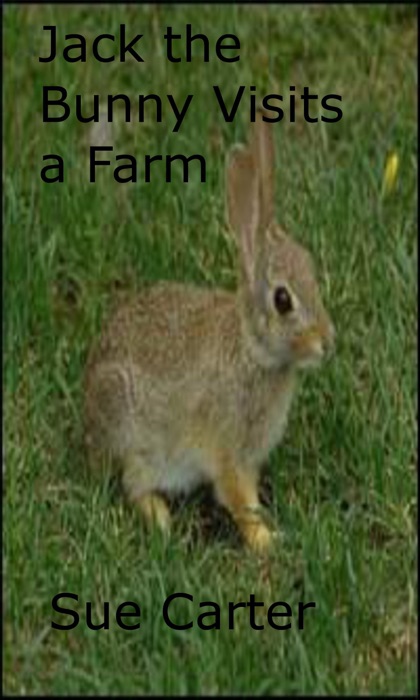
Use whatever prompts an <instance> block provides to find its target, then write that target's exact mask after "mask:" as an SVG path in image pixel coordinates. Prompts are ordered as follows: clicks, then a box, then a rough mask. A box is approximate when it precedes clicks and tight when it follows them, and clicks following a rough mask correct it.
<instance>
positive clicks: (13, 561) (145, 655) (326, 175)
mask: <svg viewBox="0 0 420 700" xmlns="http://www.w3.org/2000/svg"><path fill="white" fill-rule="evenodd" d="M121 22H125V23H126V24H127V25H129V26H130V27H131V28H132V29H133V31H138V32H139V33H143V34H144V35H145V38H144V40H142V41H143V42H144V47H143V50H144V55H145V57H146V56H147V62H146V63H144V64H139V65H136V64H133V63H125V64H119V63H115V64H109V65H108V64H105V65H102V64H98V63H96V62H94V61H93V60H90V61H88V62H87V63H86V64H85V65H80V64H72V65H70V64H67V63H65V62H64V61H63V60H60V59H57V60H56V61H55V62H53V63H52V64H41V63H39V62H38V60H37V57H38V55H39V53H40V51H41V48H40V47H41V46H42V47H43V49H42V50H43V51H44V50H45V45H44V44H43V43H42V38H41V37H42V26H43V25H51V24H57V25H58V27H59V31H60V33H61V35H63V34H64V33H65V32H82V33H84V34H86V35H87V36H91V37H93V36H95V35H96V33H99V32H100V31H107V32H110V31H115V29H116V28H117V27H118V25H119V24H120V23H121ZM188 22H191V23H192V25H193V28H194V29H195V30H196V31H200V30H201V31H205V32H206V33H207V34H208V35H209V37H210V38H211V40H212V41H214V40H215V39H216V38H217V37H218V36H219V35H220V34H223V33H226V32H236V33H237V34H238V36H239V38H240V39H241V42H242V46H243V48H242V50H241V59H240V61H239V62H237V63H235V64H224V63H221V62H219V61H217V60H215V59H214V60H213V61H211V62H210V63H209V64H203V63H202V62H201V61H200V60H199V58H198V57H197V58H195V59H194V61H193V62H192V63H191V64H189V65H187V64H184V65H181V64H180V65H178V64H170V63H168V62H167V61H165V60H164V59H163V57H162V53H161V52H160V51H159V49H160V47H161V46H162V43H161V40H160V37H161V35H162V34H163V30H164V29H165V27H166V26H167V25H168V24H172V25H173V26H174V27H176V28H182V27H184V26H185V24H186V23H188ZM4 78H5V84H4V102H3V104H4V108H5V111H4V132H3V134H4V136H3V138H4V152H5V171H4V193H5V207H4V268H3V270H4V278H5V281H4V292H5V297H4V298H5V301H4V310H5V337H4V351H5V355H4V378H3V387H4V410H5V428H4V437H5V475H4V488H5V497H4V536H3V542H4V576H5V578H4V608H3V609H4V627H3V629H4V645H5V646H4V680H3V684H4V690H5V692H6V693H9V694H40V693H47V694H68V693H71V694H83V693H86V694H99V693H109V694H143V693H146V694H151V693H166V694H182V693H207V694H211V693H219V694H229V693H230V694H232V693H238V694H260V693H269V694H303V693H306V694H322V693H330V694H337V693H342V694H355V693H360V694H361V693H377V694H382V693H385V694H394V693H396V694H402V693H406V694H407V693H410V694H414V693H415V691H416V671H415V669H416V654H417V649H416V641H415V640H416V578H415V559H416V528H415V522H416V467H415V465H416V454H415V435H416V421H415V402H416V372H415V360H416V327H417V325H416V324H417V307H416V290H417V281H416V264H417V260H416V256H417V249H416V218H415V217H416V196H415V193H416V177H417V171H416V149H417V134H416V113H415V107H416V79H417V76H416V18H415V10H414V8H410V7H407V6H399V7H391V6H390V7H386V6H351V5H347V6H343V7H338V6H329V7H327V6H283V7H282V6H274V5H272V6H263V5H261V6H259V7H257V6H239V5H236V6H223V7H222V6H213V7H210V6H205V5H204V6H197V7H191V6H187V5H179V6H171V7H169V6H142V7H141V6H133V5H131V6H126V7H123V6H109V5H104V6H102V7H95V6H90V7H89V6H85V7H83V6H81V5H79V6H61V7H54V6H53V5H52V4H50V5H44V6H42V5H38V6H21V7H18V6H9V7H6V9H5V12H4ZM51 83H58V84H61V85H64V86H65V87H66V88H67V89H68V90H69V91H71V93H72V94H74V93H77V92H81V93H83V94H84V95H86V96H87V95H90V94H92V93H93V92H94V91H97V92H101V93H105V94H107V93H117V92H127V93H128V94H130V95H137V94H139V93H145V94H146V93H149V92H156V93H158V94H161V95H165V94H166V93H167V92H173V93H174V94H175V95H176V96H177V97H181V96H183V95H186V94H187V93H188V92H192V93H194V95H195V96H194V101H195V104H194V109H193V108H191V115H193V116H191V117H188V118H187V119H186V121H185V124H184V126H183V127H182V128H181V130H180V132H179V133H178V134H173V133H172V131H171V129H172V121H171V120H170V119H167V120H165V121H164V122H163V123H162V124H160V125H157V124H155V123H154V122H153V120H152V119H149V120H148V122H147V123H145V124H138V123H133V124H131V125H130V124H128V125H126V124H124V123H122V121H119V123H117V124H116V125H114V126H115V129H114V135H113V138H114V140H115V144H116V149H117V151H119V152H128V153H132V154H135V155H137V156H138V157H139V159H140V160H141V157H142V156H144V154H146V153H148V154H152V155H153V154H156V153H174V152H181V153H186V154H187V155H188V154H190V153H201V154H203V155H204V156H205V157H206V160H207V183H206V184H205V185H204V184H201V183H200V182H199V181H198V179H197V178H194V177H193V178H192V179H191V182H190V183H189V184H183V183H182V182H181V181H180V178H179V177H178V178H174V181H173V182H172V183H171V184H166V183H165V182H164V176H163V171H161V175H160V176H159V175H158V176H157V178H156V179H155V180H154V182H153V183H151V184H149V185H147V184H144V183H143V182H141V181H140V182H139V183H138V184H136V185H134V184H133V185H117V184H115V183H114V181H113V179H112V177H111V173H110V172H109V173H105V172H104V173H100V175H99V177H98V182H97V184H96V185H92V184H89V182H88V177H87V172H88V171H87V162H86V160H87V159H86V153H87V146H86V144H87V142H88V139H89V126H85V125H82V124H79V123H78V122H77V121H75V120H74V119H71V120H68V121H67V122H65V123H63V124H57V125H55V124H42V113H41V87H42V85H47V84H51ZM213 84H218V85H220V86H221V88H222V89H223V90H225V91H226V94H227V95H228V96H230V97H231V98H233V96H234V94H235V91H236V87H237V86H238V85H240V84H244V85H252V84H255V85H256V86H257V88H258V91H259V94H261V95H262V94H265V93H266V92H268V91H270V92H271V91H272V92H280V93H282V92H283V93H286V94H288V87H289V85H292V84H293V85H296V86H297V90H298V89H300V88H302V87H303V86H304V85H308V86H309V87H311V88H313V89H314V90H316V92H318V94H320V95H323V94H325V93H328V92H335V93H339V94H341V95H342V96H343V102H342V108H343V112H344V117H343V119H342V120H341V121H340V122H338V123H336V124H322V123H318V124H307V123H306V122H305V121H304V120H303V119H302V118H300V119H298V120H297V122H296V123H295V124H290V123H288V122H287V121H286V119H285V120H283V122H281V123H279V124H277V125H276V127H275V134H276V146H277V152H278V169H277V175H276V177H277V214H278V219H279V220H280V221H281V222H282V223H283V224H284V226H285V227H286V228H287V229H288V230H289V231H290V232H292V233H294V234H295V235H296V237H297V238H298V239H299V240H301V241H303V242H304V243H305V244H306V245H308V246H309V248H310V249H311V250H312V251H313V254H314V256H315V258H316V261H317V265H318V269H319V270H320V277H321V282H322V287H323V296H324V300H325V304H326V306H327V308H328V309H329V310H330V312H331V315H332V317H333V319H334V322H335V324H336V327H337V335H338V342H337V350H336V355H335V357H334V360H333V361H332V362H331V363H329V364H328V365H325V367H323V368H322V369H321V370H320V371H319V372H317V373H314V374H311V375H308V376H307V377H306V378H305V380H304V382H303V386H302V388H301V391H300V396H299V397H298V400H297V401H296V403H295V405H294V406H293V411H292V414H291V418H290V423H289V426H288V430H287V433H286V436H285V439H284V441H283V443H282V445H281V446H280V447H279V449H278V450H276V451H275V452H274V454H273V455H272V457H271V459H270V464H269V465H268V466H269V473H270V481H271V483H272V491H273V496H272V501H271V505H270V512H271V514H272V517H273V518H274V519H275V520H276V521H277V522H278V524H279V526H280V528H281V530H282V533H283V539H282V541H281V544H280V546H279V547H278V549H277V551H275V553H274V555H273V556H272V557H271V559H270V560H268V561H259V560H257V559H255V558H254V557H252V556H251V555H250V554H248V553H246V552H245V551H244V550H243V549H242V548H241V547H240V546H238V544H237V542H236V540H235V538H234V533H233V530H232V529H230V530H229V529H228V531H226V529H224V530H223V531H222V532H219V533H212V532H210V533H206V530H205V528H204V523H201V524H200V513H202V508H201V507H200V505H199V504H198V503H197V502H196V501H195V500H193V501H192V502H188V503H187V504H186V506H185V508H184V509H181V510H178V512H177V513H176V517H175V522H176V526H175V532H174V536H173V538H172V540H171V541H170V543H169V545H168V546H167V547H165V546H163V544H162V542H161V541H160V540H159V538H158V537H153V538H147V537H146V536H145V534H144V533H143V531H142V528H141V523H140V521H139V518H138V516H137V514H136V513H135V512H134V510H133V509H130V508H129V507H128V506H127V505H126V504H125V503H124V500H123V498H122V495H121V492H120V490H119V488H118V487H115V486H114V485H113V484H106V483H100V482H98V481H95V479H94V478H92V477H90V476H89V475H88V474H87V473H86V470H85V462H84V460H85V456H84V453H83V450H82V446H81V441H80V435H81V412H80V407H81V377H82V372H83V366H84V362H85V359H86V354H87V350H88V347H89V344H90V342H91V340H92V338H93V337H94V336H95V334H96V333H97V332H98V329H99V327H100V322H101V318H103V315H104V314H105V313H106V310H107V308H108V306H109V304H110V302H111V299H112V297H113V295H114V294H115V292H116V290H117V289H119V288H124V289H129V290H135V289H136V288H137V287H139V286H140V285H141V284H142V282H143V281H144V280H157V279H160V278H173V279H179V280H188V281H195V282H197V283H200V284H215V285H216V284H218V285H223V286H226V287H233V286H234V284H235V250H234V246H233V245H232V243H231V241H230V239H229V237H228V236H227V235H226V228H225V223H224V211H223V209H224V207H223V202H224V190H223V164H224V156H225V153H226V150H227V148H228V147H229V146H230V145H231V144H232V143H233V142H234V141H235V140H241V139H243V138H244V137H245V134H246V128H247V123H248V116H247V112H246V110H243V111H242V110H241V112H240V114H239V115H238V119H237V120H235V122H234V123H232V124H225V123H224V122H223V119H222V117H221V115H220V114H219V113H218V111H217V109H216V107H215V102H212V101H211V99H210V98H209V94H210V91H211V86H212V85H213ZM393 151H395V152H396V153H397V154H398V156H399V163H400V167H399V172H398V179H397V182H396V185H395V188H394V189H393V190H392V191H391V192H389V193H384V191H383V186H382V182H383V172H384V165H385V162H386V158H387V155H388V154H389V153H390V152H393ZM49 152H57V153H60V154H62V155H63V156H64V158H65V161H66V163H67V164H68V166H69V169H68V172H67V177H66V182H65V184H62V185H45V184H44V183H42V181H41V179H40V177H39V171H40V168H41V165H42V155H43V154H45V153H49ZM70 165H71V167H70ZM59 591H72V592H74V593H77V594H78V595H79V596H80V607H79V609H80V611H81V610H82V607H83V603H84V601H87V600H90V601H93V608H94V611H95V615H96V616H97V618H96V619H99V618H100V612H101V603H102V601H105V600H106V601H111V603H112V604H114V605H116V604H118V603H119V602H122V601H124V600H134V601H137V602H139V603H140V604H141V606H142V626H141V629H140V630H138V631H135V632H126V631H122V630H120V629H117V628H116V626H115V625H114V626H113V627H112V628H111V629H110V630H109V631H97V632H95V631H91V630H89V629H86V627H85V626H84V625H82V624H80V625H79V627H78V628H77V629H75V630H73V631H71V632H62V631H56V630H53V629H52V628H51V625H50V622H51V618H52V612H51V599H52V597H53V596H54V595H55V594H56V593H58V592H59ZM175 591H184V592H188V593H191V594H193V595H194V596H195V601H196V602H198V601H200V600H214V601H217V602H218V603H219V604H220V605H221V606H222V608H225V607H226V604H227V602H228V601H239V600H247V599H248V598H249V595H250V593H255V595H256V596H257V598H258V599H259V600H262V601H264V602H265V603H266V604H267V605H268V604H269V603H271V602H273V601H276V600H286V601H288V602H289V603H290V604H291V605H293V606H295V605H296V603H297V601H299V600H303V601H305V602H307V601H310V600H313V601H315V602H316V604H317V608H316V610H315V611H310V612H309V613H308V617H307V621H306V625H305V629H304V630H303V631H300V632H299V630H297V629H296V628H295V627H294V626H292V629H290V630H289V631H282V632H280V631H275V630H271V629H270V628H267V629H265V630H263V631H253V630H250V629H249V627H248V626H247V624H246V619H245V616H242V617H241V618H240V619H239V616H238V626H237V628H235V630H233V631H229V630H228V629H227V628H226V625H225V626H224V628H223V629H222V630H220V631H207V632H204V631H201V630H200V629H198V628H197V627H194V628H193V629H191V630H189V631H185V632H176V631H173V630H170V629H169V628H167V627H166V625H165V624H164V622H163V620H162V616H161V607H162V603H163V601H164V599H165V597H166V596H167V595H169V594H170V593H173V592H175ZM183 609H184V610H186V608H183ZM195 609H196V608H195ZM239 612H241V611H239ZM179 614H181V608H180V613H179Z"/></svg>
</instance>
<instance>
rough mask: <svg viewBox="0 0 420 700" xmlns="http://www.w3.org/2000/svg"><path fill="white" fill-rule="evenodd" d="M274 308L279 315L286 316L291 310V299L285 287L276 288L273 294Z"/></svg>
mask: <svg viewBox="0 0 420 700" xmlns="http://www.w3.org/2000/svg"><path fill="white" fill-rule="evenodd" d="M274 306H275V307H276V309H277V311H278V312H279V314H282V315H284V314H288V313H289V311H291V310H292V308H293V304H292V298H291V296H290V294H289V292H288V291H287V289H286V287H277V288H276V290H275V292H274Z"/></svg>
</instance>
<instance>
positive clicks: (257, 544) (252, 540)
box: [244, 522, 276, 554]
mask: <svg viewBox="0 0 420 700" xmlns="http://www.w3.org/2000/svg"><path fill="white" fill-rule="evenodd" d="M275 534H276V533H273V532H271V530H269V529H268V527H267V526H266V525H264V523H263V522H257V523H252V524H249V525H248V526H247V527H246V529H245V532H244V535H245V541H246V544H247V545H248V547H250V549H252V550H253V551H254V552H257V553H258V554H261V553H264V552H266V551H267V550H269V549H270V548H271V546H272V544H273V540H274V537H275Z"/></svg>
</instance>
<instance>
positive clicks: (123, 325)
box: [85, 115, 333, 551]
mask: <svg viewBox="0 0 420 700" xmlns="http://www.w3.org/2000/svg"><path fill="white" fill-rule="evenodd" d="M273 168H274V149H273V144H272V134H271V131H270V129H269V127H268V125H267V124H265V123H264V122H263V121H262V120H261V115H260V118H259V120H258V122H257V124H256V125H255V127H254V130H253V133H252V135H251V140H250V145H249V146H248V147H235V148H234V149H233V151H232V156H231V159H230V161H229V162H228V168H227V173H228V207H229V220H230V223H231V226H232V228H233V230H234V232H235V235H236V239H237V243H238V247H239V251H240V259H241V268H242V272H243V277H242V284H241V285H240V287H239V289H238V292H237V293H230V292H227V291H224V290H218V289H205V288H198V287H194V286H190V285H182V284H177V283H174V282H161V283H159V284H157V285H155V286H152V287H148V288H145V289H144V290H143V291H142V292H140V293H139V294H138V295H137V296H136V297H135V298H133V299H131V300H129V301H127V302H126V303H123V304H122V305H120V306H119V307H117V309H116V310H115V312H114V313H113V314H112V316H111V318H110V319H109V321H108V322H107V323H106V325H105V327H104V329H103V332H102V334H101V336H100V338H99V339H98V341H97V343H96V344H95V345H94V347H93V348H92V350H91V353H90V355H89V359H88V364H87V369H86V377H85V429H86V443H87V446H88V449H89V453H90V457H91V462H92V463H93V464H94V463H100V462H101V461H103V460H104V459H105V458H109V459H111V460H119V462H120V463H121V465H122V471H123V484H124V487H125V489H126V492H127V494H128V496H129V497H130V498H131V499H132V500H133V501H135V502H136V503H138V505H139V507H140V509H141V510H142V512H143V513H144V515H145V517H146V519H147V520H148V521H149V522H153V521H156V522H157V523H158V524H159V525H160V526H161V527H162V528H163V529H167V527H168V522H169V512H168V511H167V509H166V508H165V507H164V506H165V504H164V502H163V501H162V499H160V498H159V497H158V496H157V495H156V494H157V492H158V491H160V490H167V491H177V490H188V489H190V488H192V487H193V486H194V485H195V484H196V483H199V482H209V483H211V484H213V486H214V490H215V493H216V496H217V498H218V499H219V501H220V502H221V503H222V504H223V505H224V506H225V507H226V508H227V509H228V510H229V511H230V513H231V515H232V517H233V518H234V520H235V522H236V523H237V525H238V527H239V529H240V531H241V533H242V535H243V537H244V539H245V541H246V542H247V544H248V545H249V546H251V547H252V548H254V549H255V550H258V551H261V550H263V549H265V548H266V547H267V546H268V544H269V542H270V539H271V535H270V532H269V531H268V529H267V527H266V525H265V524H264V522H263V519H262V517H261V515H260V513H259V510H260V509H259V502H258V494H257V484H258V476H259V470H260V467H261V464H262V463H263V461H264V460H265V459H266V457H267V455H268V454H269V452H270V450H271V449H272V448H273V447H274V446H275V445H276V444H278V443H279V442H280V440H281V438H282V435H283V432H284V429H285V425H286V420H287V415H288V411H289V407H290V403H291V400H292V397H293V394H294V388H295V382H296V371H297V368H298V367H299V366H300V364H302V365H303V364H305V363H306V362H307V361H308V362H309V361H311V359H319V358H320V356H321V355H322V353H323V348H324V346H325V344H326V343H328V342H330V341H331V339H332V332H333V331H332V324H331V322H330V321H329V318H328V315H327V313H326V311H325V310H324V308H323V306H322V303H321V300H320V297H319V292H318V288H317V285H316V281H315V277H314V274H313V269H312V262H311V258H310V256H309V253H308V252H307V251H306V250H304V249H303V248H302V247H301V246H299V245H298V244H297V243H296V242H294V241H293V240H292V239H290V238H289V237H288V236H287V235H286V234H285V233H284V232H283V231H282V230H281V229H280V228H279V227H277V226H276V225H274V224H273V222H272V212H273V210H274V203H273V201H272V184H273V183H272V173H273ZM278 284H283V285H286V286H287V287H288V289H289V290H290V293H291V295H292V298H293V300H294V311H293V314H289V316H288V317H287V318H281V317H280V316H279V314H278V311H276V309H275V308H274V307H273V303H272V297H273V289H274V288H275V286H276V285H278Z"/></svg>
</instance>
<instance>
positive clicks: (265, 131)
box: [250, 107, 275, 232]
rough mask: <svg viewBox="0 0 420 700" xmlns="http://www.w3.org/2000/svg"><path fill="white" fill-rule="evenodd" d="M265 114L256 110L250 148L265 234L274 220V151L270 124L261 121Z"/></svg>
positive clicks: (260, 221)
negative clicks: (255, 170)
mask: <svg viewBox="0 0 420 700" xmlns="http://www.w3.org/2000/svg"><path fill="white" fill-rule="evenodd" d="M265 114H266V112H264V110H263V109H262V108H261V107H260V108H259V109H258V110H257V114H256V120H255V124H254V125H253V128H252V130H251V137H250V148H251V150H252V153H253V156H254V161H255V164H256V167H257V169H258V179H259V188H258V197H259V203H260V217H259V218H260V220H259V226H260V229H261V230H262V231H263V232H265V231H266V230H267V228H268V226H269V225H270V224H271V222H272V220H273V218H274V166H275V150H274V139H273V131H272V124H270V123H268V122H265V121H263V117H264V116H265Z"/></svg>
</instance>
